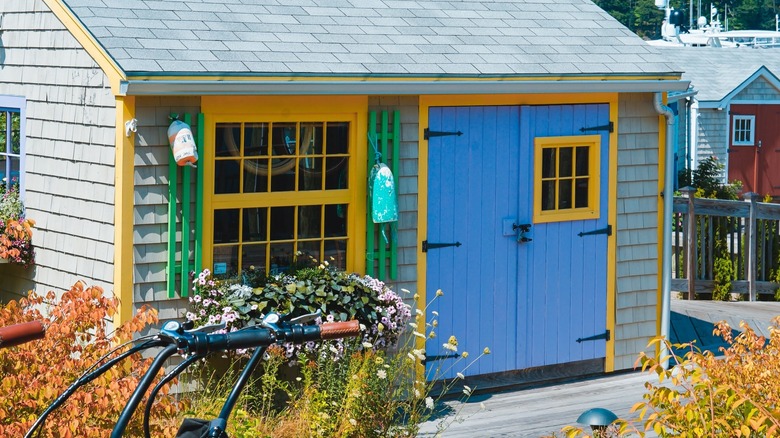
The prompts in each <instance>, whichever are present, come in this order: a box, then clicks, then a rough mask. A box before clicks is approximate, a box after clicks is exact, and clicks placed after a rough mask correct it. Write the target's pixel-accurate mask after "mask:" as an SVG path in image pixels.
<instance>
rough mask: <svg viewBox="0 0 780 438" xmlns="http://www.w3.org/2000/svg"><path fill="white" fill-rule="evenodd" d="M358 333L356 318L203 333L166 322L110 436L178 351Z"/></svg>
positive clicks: (118, 433) (205, 351)
mask: <svg viewBox="0 0 780 438" xmlns="http://www.w3.org/2000/svg"><path fill="white" fill-rule="evenodd" d="M358 335H360V324H359V323H358V321H346V322H332V323H324V324H321V325H303V324H291V323H289V322H283V321H276V320H275V321H273V322H272V323H268V324H266V326H265V327H258V326H254V327H249V328H245V329H243V330H238V331H235V332H229V333H203V332H200V331H197V330H195V331H190V330H185V329H184V326H183V325H182V324H180V323H179V322H177V321H169V322H168V323H166V324H165V325H164V326H163V328H162V330H161V331H160V335H159V338H160V340H161V341H163V342H164V343H165V344H167V346H166V347H165V348H164V349H163V350H162V351H161V352H160V353H158V354H157V356H156V357H155V359H154V361H153V362H152V364H151V365H150V366H149V369H148V370H147V371H146V373H145V374H144V376H143V377H142V378H141V381H140V382H139V383H138V386H136V388H135V391H133V394H132V395H131V396H130V399H129V400H128V401H127V404H126V405H125V407H124V409H123V410H122V413H121V414H120V416H119V419H118V420H117V423H116V425H115V426H114V430H113V431H112V433H111V438H120V437H121V436H122V435H123V434H124V432H125V429H126V428H127V425H128V423H129V422H130V417H131V416H132V415H133V412H135V410H136V408H137V407H138V405H139V403H140V402H141V400H142V398H143V397H144V395H145V394H146V391H147V390H148V389H149V387H150V386H151V384H152V382H153V380H154V378H155V376H156V375H157V373H158V372H159V371H160V369H162V366H163V364H164V362H165V361H166V360H167V359H168V358H169V357H171V356H173V354H174V353H176V351H177V350H178V351H179V352H180V353H182V354H195V355H198V356H203V355H206V354H208V353H213V352H217V351H224V350H239V349H248V348H255V347H262V348H265V347H268V346H269V345H272V344H275V343H280V342H292V343H296V344H302V343H305V342H309V341H317V340H321V339H322V340H327V339H337V338H345V337H354V336H358Z"/></svg>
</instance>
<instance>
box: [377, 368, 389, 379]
mask: <svg viewBox="0 0 780 438" xmlns="http://www.w3.org/2000/svg"><path fill="white" fill-rule="evenodd" d="M376 376H377V377H379V378H380V379H381V380H384V379H386V378H387V371H385V370H378V371H377V372H376Z"/></svg>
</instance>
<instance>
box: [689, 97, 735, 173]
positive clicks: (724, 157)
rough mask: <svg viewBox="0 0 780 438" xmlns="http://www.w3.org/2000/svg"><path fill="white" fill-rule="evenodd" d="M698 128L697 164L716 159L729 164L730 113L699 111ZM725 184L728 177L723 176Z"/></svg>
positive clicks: (709, 110)
mask: <svg viewBox="0 0 780 438" xmlns="http://www.w3.org/2000/svg"><path fill="white" fill-rule="evenodd" d="M697 121H698V124H697V126H696V142H697V144H696V162H697V163H700V162H701V161H702V160H704V159H707V158H709V157H712V156H714V157H716V158H717V159H718V160H719V161H720V162H721V163H727V162H728V152H727V150H728V145H727V144H726V143H727V142H728V112H727V111H718V110H715V109H701V110H699V117H698V119H697ZM723 178H724V182H725V178H726V175H725V174H724V175H723Z"/></svg>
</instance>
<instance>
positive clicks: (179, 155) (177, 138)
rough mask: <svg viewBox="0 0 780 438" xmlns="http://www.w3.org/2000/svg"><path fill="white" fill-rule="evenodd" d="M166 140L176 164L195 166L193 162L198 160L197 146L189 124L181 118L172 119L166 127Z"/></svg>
mask: <svg viewBox="0 0 780 438" xmlns="http://www.w3.org/2000/svg"><path fill="white" fill-rule="evenodd" d="M168 142H169V143H170V145H171V152H173V159H174V160H175V161H176V164H178V165H179V166H192V167H195V162H196V161H198V147H197V146H195V138H194V137H193V136H192V131H191V130H190V125H188V124H186V123H184V122H182V121H181V120H174V121H173V123H171V126H169V127H168Z"/></svg>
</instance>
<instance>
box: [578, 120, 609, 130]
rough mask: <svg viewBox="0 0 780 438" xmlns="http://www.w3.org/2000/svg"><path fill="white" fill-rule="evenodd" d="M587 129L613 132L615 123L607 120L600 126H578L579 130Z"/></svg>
mask: <svg viewBox="0 0 780 438" xmlns="http://www.w3.org/2000/svg"><path fill="white" fill-rule="evenodd" d="M588 131H609V132H614V131H615V123H614V122H609V123H607V124H606V125H601V126H591V127H588V128H580V132H588Z"/></svg>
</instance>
